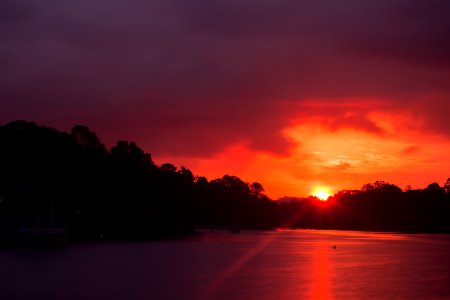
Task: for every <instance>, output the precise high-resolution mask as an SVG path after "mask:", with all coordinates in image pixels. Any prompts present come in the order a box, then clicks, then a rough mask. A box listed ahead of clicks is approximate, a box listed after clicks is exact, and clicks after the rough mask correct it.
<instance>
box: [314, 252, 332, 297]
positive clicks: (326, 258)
mask: <svg viewBox="0 0 450 300" xmlns="http://www.w3.org/2000/svg"><path fill="white" fill-rule="evenodd" d="M333 251H337V250H333V249H332V248H331V245H328V244H327V243H318V244H317V247H314V248H313V249H312V253H311V263H312V266H311V284H310V291H309V294H310V297H309V298H310V299H333V294H332V290H331V288H332V280H331V279H332V272H333V270H332V269H331V262H330V255H332V254H333Z"/></svg>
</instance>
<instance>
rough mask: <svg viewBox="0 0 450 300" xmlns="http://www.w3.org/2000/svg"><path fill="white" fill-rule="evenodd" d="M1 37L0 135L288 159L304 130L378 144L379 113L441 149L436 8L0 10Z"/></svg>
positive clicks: (238, 5) (399, 1) (247, 5)
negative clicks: (58, 133)
mask: <svg viewBox="0 0 450 300" xmlns="http://www.w3.org/2000/svg"><path fill="white" fill-rule="evenodd" d="M0 24H1V26H0V37H1V40H2V42H1V44H0V68H1V70H2V71H1V73H0V103H1V107H2V108H1V109H0V122H1V123H5V122H8V121H12V120H15V119H19V118H20V119H28V120H35V121H37V122H39V123H42V124H48V125H51V126H55V127H57V128H60V129H65V130H68V129H70V128H71V127H72V126H73V125H74V124H78V123H82V124H86V125H88V126H89V127H91V129H93V130H94V131H96V132H98V133H99V135H100V137H101V138H102V139H103V140H105V141H106V142H107V144H109V145H111V143H113V142H114V141H116V140H117V139H133V140H135V141H136V142H137V143H138V144H139V145H142V146H143V147H144V148H145V150H146V151H149V152H151V153H152V154H154V156H155V157H158V156H161V157H171V158H175V159H176V158H177V157H178V158H185V159H190V161H191V160H192V159H203V158H213V157H215V156H218V155H221V153H224V152H226V151H227V149H231V148H233V147H235V146H236V145H246V146H245V147H247V148H248V150H249V151H253V153H270V154H271V155H275V156H278V157H284V158H287V157H289V156H290V155H292V153H293V151H294V149H297V148H298V146H299V143H300V144H301V143H302V142H303V143H307V141H293V140H292V139H290V138H287V137H286V136H285V135H284V134H283V132H284V131H285V130H286V129H287V128H292V127H295V126H300V125H304V124H320V126H321V128H322V129H323V130H325V131H326V132H328V131H329V132H334V133H337V132H341V131H342V130H346V129H352V130H357V131H361V132H363V133H367V134H370V135H373V136H375V137H377V138H378V139H387V138H389V134H390V132H389V130H390V129H392V126H394V125H392V124H394V123H395V122H394V120H389V121H385V120H383V117H380V116H382V113H385V114H387V115H389V116H392V115H395V116H397V118H398V120H400V121H401V120H403V121H401V122H403V123H404V124H403V125H402V128H404V130H407V131H408V134H411V135H412V134H413V133H414V132H415V133H417V134H419V133H423V132H427V133H429V134H432V135H437V136H440V137H442V138H443V139H448V138H450V122H448V115H450V55H449V53H450V39H449V38H448V37H449V36H450V4H449V3H448V2H446V1H438V0H432V1H410V0H409V1H407V0H394V1H387V0H386V1H360V0H359V1H356V0H351V1H346V2H345V5H342V3H337V2H336V1H332V0H328V1H320V2H318V1H312V0H311V1H288V0H282V1H269V0H262V1H261V0H258V1H256V0H244V1H242V0H239V1H237V0H232V1H230V0H227V1H225V0H220V1H203V0H202V1H195V2H192V1H187V0H169V1H137V0H136V1H126V2H125V1H121V0H110V1H94V2H92V1H87V0H81V1H68V0H61V1H56V2H54V1H52V2H42V3H41V2H39V3H38V2H36V1H23V0H14V1H13V0H3V1H1V3H0ZM400 121H398V122H400ZM389 126H390V127H389ZM325 131H324V132H325ZM411 147H414V146H411ZM417 147H419V146H417ZM411 149H413V148H411ZM304 151H306V150H304ZM405 151H406V152H405V153H408V150H405ZM410 151H412V150H410ZM306 154H307V153H306V152H305V155H306ZM190 161H187V162H186V163H185V164H186V165H189V162H190ZM192 162H193V160H192ZM348 167H349V166H348V165H347V164H346V163H342V164H341V165H339V164H338V165H336V166H329V168H331V169H332V168H337V169H340V170H342V171H345V170H347V169H348ZM200 171H201V170H199V172H200Z"/></svg>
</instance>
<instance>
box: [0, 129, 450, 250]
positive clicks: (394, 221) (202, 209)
mask: <svg viewBox="0 0 450 300" xmlns="http://www.w3.org/2000/svg"><path fill="white" fill-rule="evenodd" d="M0 145H1V146H0V239H1V241H2V242H3V243H9V242H11V241H13V240H14V238H15V236H16V235H17V232H18V231H19V230H20V229H21V228H66V229H67V230H68V234H69V236H70V239H72V240H76V239H99V238H107V239H148V238H159V237H166V236H173V235H183V234H188V233H191V232H193V231H194V229H195V228H209V229H217V228H221V229H233V228H240V229H271V228H275V227H291V228H330V229H331V228H334V229H360V230H396V231H397V230H398V231H414V232H450V179H449V180H447V182H446V183H445V185H444V186H443V187H441V186H440V185H439V184H437V183H432V184H430V185H429V186H428V187H426V188H425V189H417V190H413V189H410V188H408V189H407V190H405V191H402V190H401V189H400V188H399V187H397V186H395V185H393V184H389V183H386V182H382V181H377V182H374V183H370V184H366V185H364V186H363V187H362V189H361V190H351V191H349V190H346V191H341V192H338V193H337V194H336V195H334V196H332V197H330V198H329V200H328V201H327V202H321V201H319V200H318V199H317V198H315V197H308V198H285V199H280V200H279V201H273V200H271V199H269V197H267V196H266V195H265V194H264V188H263V186H262V185H261V184H260V183H257V182H254V183H251V184H249V183H246V182H244V181H242V180H241V179H240V178H238V177H236V176H231V175H224V176H223V177H222V178H217V179H214V180H211V181H208V180H207V179H206V178H205V177H202V176H195V175H194V174H193V173H192V172H191V171H190V170H189V169H187V168H185V167H181V168H179V169H178V168H177V167H176V166H174V165H172V164H170V163H165V164H162V165H160V166H158V165H156V164H155V163H154V162H153V160H152V158H151V155H150V154H147V153H145V152H144V151H143V150H142V149H141V148H139V146H138V145H136V143H134V142H129V141H123V140H122V141H118V142H117V143H116V145H115V146H113V147H112V148H111V149H109V150H108V149H107V148H106V147H105V146H104V145H103V144H102V143H101V141H100V140H99V138H98V137H97V135H96V134H95V133H94V132H92V131H91V130H90V129H89V128H88V127H86V126H81V125H77V126H75V127H73V129H72V130H71V132H70V133H66V132H60V131H58V130H56V129H53V128H50V127H44V126H38V125H36V124H35V123H32V122H27V121H14V122H11V123H8V124H5V125H3V126H0Z"/></svg>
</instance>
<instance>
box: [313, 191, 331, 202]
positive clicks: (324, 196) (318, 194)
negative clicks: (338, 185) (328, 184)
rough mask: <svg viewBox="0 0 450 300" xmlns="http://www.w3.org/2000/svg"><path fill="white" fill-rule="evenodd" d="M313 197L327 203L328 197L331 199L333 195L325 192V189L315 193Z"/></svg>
mask: <svg viewBox="0 0 450 300" xmlns="http://www.w3.org/2000/svg"><path fill="white" fill-rule="evenodd" d="M313 196H314V197H317V198H319V200H322V201H327V200H328V197H330V196H331V194H330V193H328V192H327V191H325V190H323V189H320V190H316V191H315V192H314V193H313Z"/></svg>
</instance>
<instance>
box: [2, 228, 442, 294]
mask: <svg viewBox="0 0 450 300" xmlns="http://www.w3.org/2000/svg"><path fill="white" fill-rule="evenodd" d="M0 299H2V300H7V299H246V300H249V299H250V300H251V299H450V235H439V234H398V233H376V232H359V231H337V230H336V231H335V230H276V231H241V233H239V234H230V233H229V232H220V231H218V232H208V231H205V232H199V233H198V234H196V235H193V236H190V237H186V238H183V239H177V240H159V241H145V242H98V243H72V244H70V246H68V247H66V248H61V249H0Z"/></svg>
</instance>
